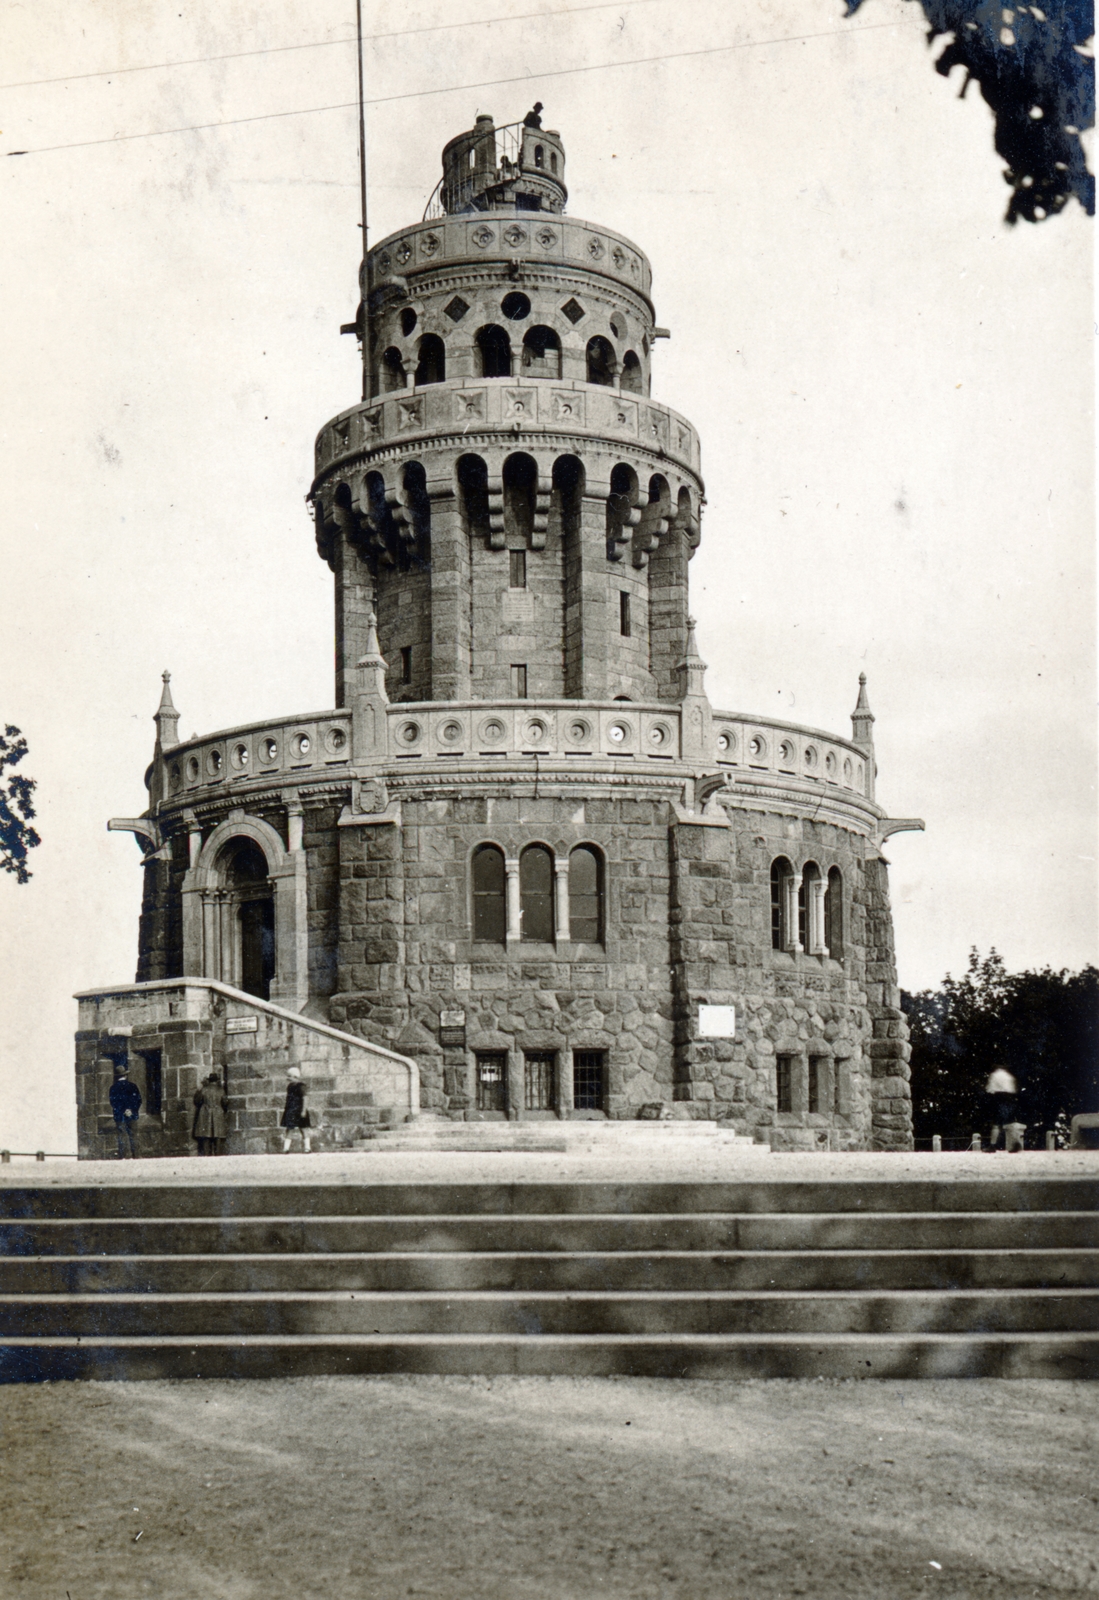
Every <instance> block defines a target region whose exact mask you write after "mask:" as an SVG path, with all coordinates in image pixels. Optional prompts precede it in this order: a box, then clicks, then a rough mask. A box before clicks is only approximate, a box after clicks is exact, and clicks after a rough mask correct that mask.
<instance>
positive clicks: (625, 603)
mask: <svg viewBox="0 0 1099 1600" xmlns="http://www.w3.org/2000/svg"><path fill="white" fill-rule="evenodd" d="M618 631H619V633H620V634H621V635H622V637H623V639H628V638H629V637H630V597H629V595H628V594H627V593H626V591H625V589H622V590H620V591H619V595H618Z"/></svg>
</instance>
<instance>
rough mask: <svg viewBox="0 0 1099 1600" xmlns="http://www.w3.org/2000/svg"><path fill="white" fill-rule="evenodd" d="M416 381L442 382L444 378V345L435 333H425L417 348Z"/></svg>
mask: <svg viewBox="0 0 1099 1600" xmlns="http://www.w3.org/2000/svg"><path fill="white" fill-rule="evenodd" d="M417 355H418V357H419V359H418V361H417V364H416V382H417V383H418V384H419V383H443V382H444V381H445V379H446V346H445V345H444V344H443V341H442V340H441V339H440V338H439V335H438V334H437V333H425V334H424V336H423V338H422V339H421V340H420V343H419V348H418V350H417Z"/></svg>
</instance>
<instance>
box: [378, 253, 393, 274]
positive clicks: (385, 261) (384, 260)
mask: <svg viewBox="0 0 1099 1600" xmlns="http://www.w3.org/2000/svg"><path fill="white" fill-rule="evenodd" d="M392 265H393V257H392V256H391V255H390V254H389V251H388V250H383V251H382V253H381V255H380V256H379V257H378V266H379V267H380V268H381V270H382V271H383V272H388V271H389V269H390V267H391V266H392Z"/></svg>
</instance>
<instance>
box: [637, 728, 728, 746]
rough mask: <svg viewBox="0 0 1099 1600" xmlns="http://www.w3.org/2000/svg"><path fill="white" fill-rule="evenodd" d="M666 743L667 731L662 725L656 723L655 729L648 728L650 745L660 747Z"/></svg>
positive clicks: (719, 741)
mask: <svg viewBox="0 0 1099 1600" xmlns="http://www.w3.org/2000/svg"><path fill="white" fill-rule="evenodd" d="M667 742H668V730H667V728H665V727H664V726H663V725H662V724H660V723H657V725H656V727H655V728H650V729H649V743H650V744H655V745H661V744H667ZM720 743H721V740H720V739H719V740H718V744H720Z"/></svg>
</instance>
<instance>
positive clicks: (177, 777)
mask: <svg viewBox="0 0 1099 1600" xmlns="http://www.w3.org/2000/svg"><path fill="white" fill-rule="evenodd" d="M182 781H183V774H182V772H180V770H179V763H178V762H177V763H176V765H175V766H174V767H173V768H172V788H173V789H178V788H179V786H180V784H181V782H182Z"/></svg>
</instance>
